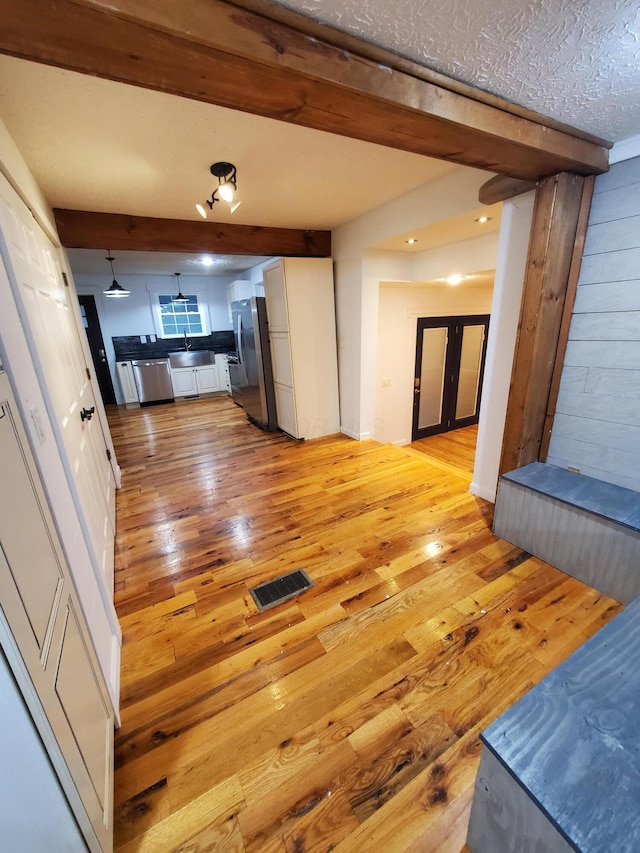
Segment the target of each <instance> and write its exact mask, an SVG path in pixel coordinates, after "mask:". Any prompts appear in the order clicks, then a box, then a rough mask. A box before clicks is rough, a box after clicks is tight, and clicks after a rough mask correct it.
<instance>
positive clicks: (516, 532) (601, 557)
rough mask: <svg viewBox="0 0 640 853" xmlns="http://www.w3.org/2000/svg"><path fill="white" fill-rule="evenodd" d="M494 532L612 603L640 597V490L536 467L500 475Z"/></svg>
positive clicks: (560, 469)
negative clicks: (611, 599)
mask: <svg viewBox="0 0 640 853" xmlns="http://www.w3.org/2000/svg"><path fill="white" fill-rule="evenodd" d="M493 530H494V533H495V534H496V535H497V536H500V537H502V538H503V539H506V540H507V541H508V542H512V543H513V544H514V545H517V546H518V547H519V548H522V549H523V550H525V551H528V552H529V553H530V554H534V555H535V556H536V557H540V558H541V559H543V560H545V561H546V562H548V563H551V565H553V566H556V567H557V568H558V569H561V570H562V571H564V572H567V574H570V575H572V576H573V577H576V578H578V579H579V580H581V581H584V583H587V584H589V586H592V587H594V588H595V589H597V590H599V591H600V592H602V593H604V594H605V595H608V596H610V597H611V598H615V599H616V600H618V601H621V602H623V603H625V604H626V603H628V602H629V601H631V600H633V599H634V598H636V596H638V595H640V492H635V491H633V490H631V489H627V488H624V487H623V486H617V485H614V484H612V483H605V482H603V481H602V480H596V479H594V478H593V477H587V476H586V475H584V474H580V473H574V472H572V471H568V470H566V469H564V468H559V467H557V466H555V465H548V464H544V463H541V462H533V463H532V464H530V465H525V466H524V467H523V468H518V469H516V470H515V471H511V472H509V473H508V474H504V475H503V477H502V478H501V480H500V484H499V487H498V496H497V499H496V509H495V516H494V527H493Z"/></svg>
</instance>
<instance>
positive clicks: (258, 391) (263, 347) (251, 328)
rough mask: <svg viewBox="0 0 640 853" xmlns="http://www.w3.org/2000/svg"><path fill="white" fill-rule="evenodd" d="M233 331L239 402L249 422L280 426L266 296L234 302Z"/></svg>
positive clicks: (274, 427) (266, 425)
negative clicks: (274, 386) (236, 357)
mask: <svg viewBox="0 0 640 853" xmlns="http://www.w3.org/2000/svg"><path fill="white" fill-rule="evenodd" d="M231 312H232V316H233V333H234V335H235V339H236V351H237V355H238V365H237V368H238V369H237V371H234V372H235V373H236V376H237V380H236V381H237V383H238V385H239V388H240V394H239V395H238V402H239V403H240V405H242V407H243V408H244V410H245V412H246V413H247V417H248V418H249V420H250V421H252V422H253V423H255V424H257V425H258V426H259V427H262V429H265V430H276V429H277V428H278V417H277V414H276V398H275V392H274V390H273V372H272V369H271V351H270V349H269V333H268V329H267V304H266V300H265V298H264V296H252V297H251V299H241V300H240V301H238V302H232V303H231Z"/></svg>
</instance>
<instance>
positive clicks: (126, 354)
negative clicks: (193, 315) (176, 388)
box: [111, 331, 236, 361]
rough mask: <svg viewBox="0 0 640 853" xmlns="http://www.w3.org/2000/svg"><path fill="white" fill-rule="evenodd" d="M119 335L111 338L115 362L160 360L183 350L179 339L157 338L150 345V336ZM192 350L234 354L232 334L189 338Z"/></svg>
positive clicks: (220, 333) (217, 333)
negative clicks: (141, 338) (144, 359)
mask: <svg viewBox="0 0 640 853" xmlns="http://www.w3.org/2000/svg"><path fill="white" fill-rule="evenodd" d="M140 337H141V336H140V335H121V336H120V337H114V338H111V340H112V341H113V348H114V350H115V353H116V361H130V360H131V359H134V358H162V357H163V356H165V355H169V353H170V352H176V351H177V350H183V349H184V341H183V340H182V339H181V338H172V339H169V340H161V339H160V338H158V339H157V340H156V341H154V342H153V343H151V335H143V336H142V337H143V338H145V343H142V341H141V340H140ZM189 343H190V344H191V349H192V350H210V351H211V352H235V349H236V345H235V339H234V336H233V332H226V331H225V332H212V333H211V334H210V335H205V336H204V337H198V338H189Z"/></svg>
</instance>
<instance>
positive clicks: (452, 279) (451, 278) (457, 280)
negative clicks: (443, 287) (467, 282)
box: [447, 273, 464, 284]
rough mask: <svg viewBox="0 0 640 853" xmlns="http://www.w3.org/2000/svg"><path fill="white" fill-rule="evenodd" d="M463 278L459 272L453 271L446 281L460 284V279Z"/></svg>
mask: <svg viewBox="0 0 640 853" xmlns="http://www.w3.org/2000/svg"><path fill="white" fill-rule="evenodd" d="M463 278H464V276H463V275H460V274H459V273H455V274H454V275H450V276H448V278H447V281H448V282H449V284H460V282H461V281H462V279H463Z"/></svg>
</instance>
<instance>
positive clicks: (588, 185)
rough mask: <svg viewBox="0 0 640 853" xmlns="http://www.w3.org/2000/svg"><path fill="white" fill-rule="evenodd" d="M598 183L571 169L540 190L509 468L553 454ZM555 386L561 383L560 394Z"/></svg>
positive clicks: (505, 455) (507, 443)
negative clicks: (551, 443)
mask: <svg viewBox="0 0 640 853" xmlns="http://www.w3.org/2000/svg"><path fill="white" fill-rule="evenodd" d="M592 186H593V184H592V181H591V180H590V181H589V182H586V181H585V179H584V178H582V177H580V176H578V175H570V174H567V173H566V172H565V173H561V174H558V175H553V176H552V177H550V178H546V179H545V180H543V181H541V182H540V185H539V187H538V190H537V196H536V204H535V208H534V212H533V222H532V225H531V240H530V243H529V256H528V259H527V272H526V278H525V283H524V292H523V296H522V308H521V311H520V324H519V327H518V337H517V340H516V349H515V355H514V362H513V370H512V373H511V388H510V391H509V404H508V408H507V416H506V422H505V431H504V440H503V444H502V459H501V462H500V473H501V474H502V473H504V472H505V471H511V470H513V469H514V468H520V467H522V466H523V465H527V464H529V463H530V462H535V461H537V460H538V459H539V458H540V456H541V454H544V453H546V447H547V446H548V435H550V433H551V425H552V423H553V414H554V411H555V400H556V399H557V387H558V385H559V381H560V373H561V370H562V362H563V360H564V352H565V349H566V340H567V337H568V331H569V322H570V318H571V309H572V307H573V298H574V294H575V287H576V285H577V279H578V274H579V269H580V261H581V258H582V247H583V245H584V235H585V231H586V226H587V221H588V217H589V209H590V204H591V194H592ZM565 306H566V310H565ZM561 331H562V333H563V335H564V337H563V338H561ZM552 388H554V389H555V390H554V391H553V393H552ZM545 435H546V436H547V440H546V441H544V438H545ZM543 442H544V444H543Z"/></svg>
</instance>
